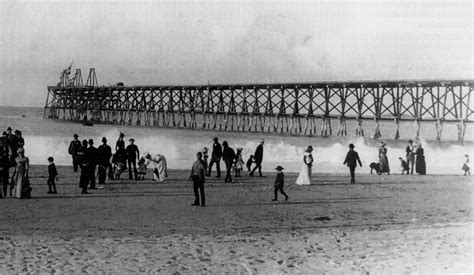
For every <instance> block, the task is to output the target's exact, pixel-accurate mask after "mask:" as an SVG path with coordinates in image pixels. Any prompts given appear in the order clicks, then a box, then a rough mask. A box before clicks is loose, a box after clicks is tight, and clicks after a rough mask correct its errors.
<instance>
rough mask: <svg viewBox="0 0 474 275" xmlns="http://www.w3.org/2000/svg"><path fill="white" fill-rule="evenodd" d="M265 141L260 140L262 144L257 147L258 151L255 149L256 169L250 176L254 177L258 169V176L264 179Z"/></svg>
mask: <svg viewBox="0 0 474 275" xmlns="http://www.w3.org/2000/svg"><path fill="white" fill-rule="evenodd" d="M264 143H265V141H264V140H263V139H260V144H259V145H258V146H257V149H255V154H253V155H254V158H255V167H254V168H253V170H252V172H250V176H251V177H253V174H254V173H255V171H256V170H257V169H258V175H259V176H260V177H263V175H262V162H263V144H264Z"/></svg>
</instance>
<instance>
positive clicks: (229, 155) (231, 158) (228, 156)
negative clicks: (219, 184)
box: [222, 141, 235, 182]
mask: <svg viewBox="0 0 474 275" xmlns="http://www.w3.org/2000/svg"><path fill="white" fill-rule="evenodd" d="M222 147H224V149H223V151H222V159H223V160H224V163H225V171H226V174H225V178H224V182H232V175H231V170H232V165H233V164H234V162H235V152H234V149H232V148H231V147H229V144H228V143H227V141H224V142H222Z"/></svg>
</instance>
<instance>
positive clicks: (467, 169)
mask: <svg viewBox="0 0 474 275" xmlns="http://www.w3.org/2000/svg"><path fill="white" fill-rule="evenodd" d="M464 157H466V159H465V160H464V164H463V165H462V170H464V176H466V175H468V174H469V175H470V174H471V167H469V155H468V154H466V155H465V156H464Z"/></svg>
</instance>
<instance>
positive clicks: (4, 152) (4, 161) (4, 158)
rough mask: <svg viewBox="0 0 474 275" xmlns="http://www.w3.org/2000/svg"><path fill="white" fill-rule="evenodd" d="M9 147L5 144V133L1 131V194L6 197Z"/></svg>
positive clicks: (0, 195)
mask: <svg viewBox="0 0 474 275" xmlns="http://www.w3.org/2000/svg"><path fill="white" fill-rule="evenodd" d="M8 152H9V148H8V145H7V133H6V132H3V135H2V136H1V137H0V181H1V182H2V187H3V188H2V190H3V196H4V197H5V198H6V197H7V190H8V186H9V185H10V183H9V182H8V177H9V169H10V159H9V157H8ZM2 190H0V198H1V197H2Z"/></svg>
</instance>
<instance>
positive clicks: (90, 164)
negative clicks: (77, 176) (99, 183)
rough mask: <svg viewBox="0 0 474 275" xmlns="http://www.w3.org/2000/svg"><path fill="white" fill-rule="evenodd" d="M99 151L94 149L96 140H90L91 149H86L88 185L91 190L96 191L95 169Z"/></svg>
mask: <svg viewBox="0 0 474 275" xmlns="http://www.w3.org/2000/svg"><path fill="white" fill-rule="evenodd" d="M98 155H99V151H98V150H97V148H95V147H94V140H92V139H89V147H88V148H87V149H86V155H85V157H86V162H87V183H86V185H87V184H90V185H89V189H96V187H95V167H96V166H97V163H98V157H99V156H98Z"/></svg>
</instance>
